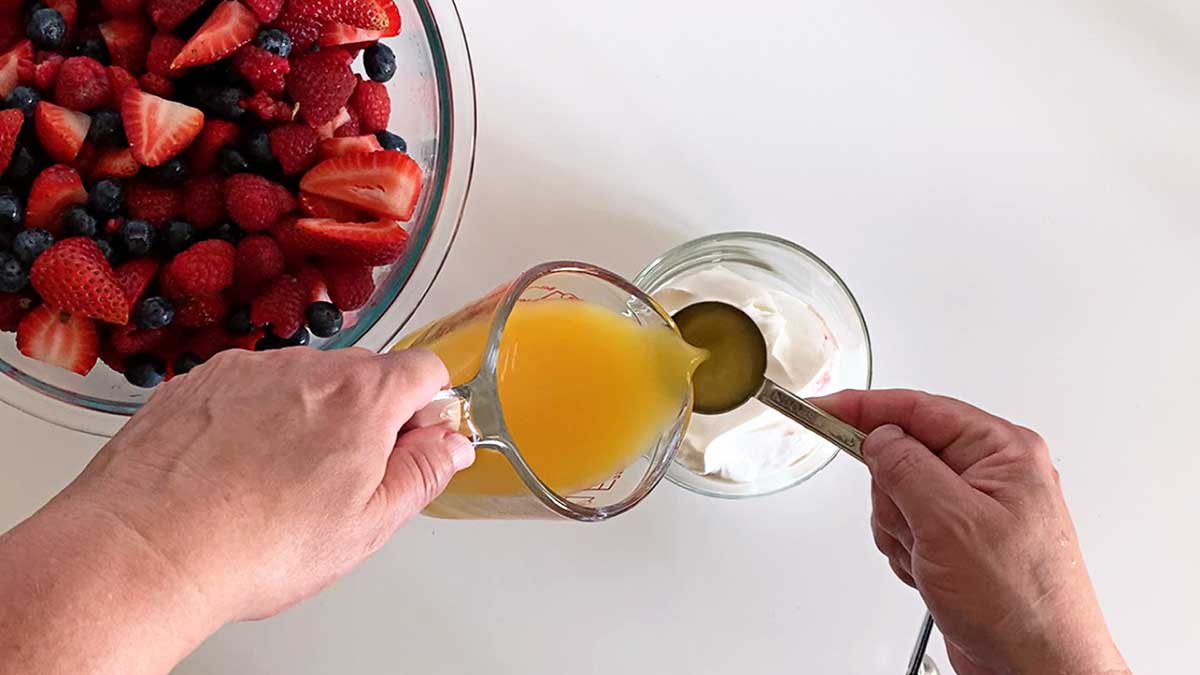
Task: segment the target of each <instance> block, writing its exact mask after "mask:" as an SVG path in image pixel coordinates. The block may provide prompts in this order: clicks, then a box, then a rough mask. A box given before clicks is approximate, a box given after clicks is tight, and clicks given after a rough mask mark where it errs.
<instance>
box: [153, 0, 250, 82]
mask: <svg viewBox="0 0 1200 675" xmlns="http://www.w3.org/2000/svg"><path fill="white" fill-rule="evenodd" d="M257 32H258V19H256V18H255V17H254V13H253V12H251V11H250V10H248V9H246V6H245V5H243V4H242V3H240V2H238V1H237V0H226V2H222V3H221V4H219V5H217V8H216V9H215V10H213V13H212V14H211V15H209V17H208V20H206V21H205V22H204V23H203V24H202V25H201V26H200V29H199V30H197V31H196V34H195V35H193V36H192V39H190V40H188V41H187V44H185V45H184V46H183V49H182V50H181V51H180V52H179V55H178V56H176V57H175V60H174V61H172V62H171V68H172V69H173V70H179V69H181V68H189V67H191V66H202V65H204V64H206V63H213V62H215V61H220V60H221V59H223V58H225V57H226V56H228V55H230V54H232V53H233V52H235V51H236V50H237V48H238V47H241V46H242V45H244V44H246V43H247V42H249V41H251V40H253V39H254V35H255V34H256V33H257Z"/></svg>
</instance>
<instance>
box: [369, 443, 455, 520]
mask: <svg viewBox="0 0 1200 675" xmlns="http://www.w3.org/2000/svg"><path fill="white" fill-rule="evenodd" d="M474 461H475V448H474V447H472V445H471V442H470V441H468V440H467V438H466V437H465V436H463V435H462V434H459V433H456V432H453V431H448V430H447V429H446V428H445V427H441V426H438V427H425V428H422V429H414V430H412V431H408V432H405V433H403V434H401V435H400V438H399V439H398V440H397V441H396V446H395V448H394V449H393V450H392V455H391V457H389V458H388V463H387V469H386V470H385V471H384V475H383V481H382V482H381V484H380V486H379V489H380V491H381V492H382V493H383V494H382V496H383V497H384V503H385V504H387V508H388V510H389V511H390V513H391V515H392V516H393V517H394V518H395V519H396V521H395V524H396V526H399V525H400V523H402V522H404V521H405V520H407V519H408V518H410V517H411V516H413V515H414V514H416V513H417V512H418V511H420V510H421V509H423V508H425V507H426V506H428V505H429V502H431V501H433V500H434V499H436V498H437V496H438V495H440V494H442V490H445V489H446V486H447V485H448V484H449V483H450V479H451V478H453V477H454V474H455V473H458V472H459V471H462V470H463V469H465V468H467V467H468V466H471V464H472V463H474Z"/></svg>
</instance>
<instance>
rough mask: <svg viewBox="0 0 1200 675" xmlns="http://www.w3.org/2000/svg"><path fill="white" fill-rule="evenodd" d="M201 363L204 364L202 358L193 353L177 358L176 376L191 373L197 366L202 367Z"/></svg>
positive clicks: (185, 353) (183, 354) (186, 353)
mask: <svg viewBox="0 0 1200 675" xmlns="http://www.w3.org/2000/svg"><path fill="white" fill-rule="evenodd" d="M201 363H204V359H202V358H200V357H199V356H196V355H195V354H193V353H191V352H184V353H182V354H180V355H179V356H176V357H175V368H174V370H175V374H176V375H183V374H184V373H187V372H189V371H191V369H192V368H195V367H196V366H198V365H200V364H201Z"/></svg>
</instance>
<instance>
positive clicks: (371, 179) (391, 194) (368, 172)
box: [300, 150, 421, 220]
mask: <svg viewBox="0 0 1200 675" xmlns="http://www.w3.org/2000/svg"><path fill="white" fill-rule="evenodd" d="M300 189H301V190H303V191H305V192H312V193H314V194H317V195H320V196H322V197H330V198H332V199H337V200H340V201H343V202H346V203H348V204H353V205H354V206H357V207H358V208H360V209H363V210H364V211H367V212H369V213H373V214H376V215H377V216H380V217H385V218H397V219H399V220H409V219H410V218H412V214H413V211H414V210H415V209H416V206H417V199H418V198H419V197H420V196H421V167H420V166H418V165H417V163H416V162H415V161H413V159H412V158H411V157H409V156H408V155H406V154H404V153H403V152H398V151H396V150H383V151H381V152H370V153H357V154H353V155H343V156H341V157H334V158H332V159H327V160H324V161H322V162H321V163H319V164H317V165H316V166H314V167H313V168H312V169H310V170H309V171H308V173H306V174H305V175H304V178H303V179H301V181H300Z"/></svg>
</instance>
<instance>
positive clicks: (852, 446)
mask: <svg viewBox="0 0 1200 675" xmlns="http://www.w3.org/2000/svg"><path fill="white" fill-rule="evenodd" d="M756 398H758V400H760V401H762V402H763V403H765V404H767V405H768V406H770V407H771V408H774V409H775V410H778V411H779V412H781V413H783V415H784V416H785V417H787V418H789V419H791V420H793V421H795V422H798V423H800V424H801V425H803V426H804V427H805V428H807V429H808V430H809V431H812V432H813V433H815V434H816V435H818V436H820V437H821V438H824V439H825V440H827V441H829V442H830V443H833V444H834V445H836V446H838V447H839V448H841V449H842V450H845V451H846V453H847V454H849V455H850V456H851V457H853V458H854V459H857V460H858V461H860V462H863V463H864V464H866V461H865V460H863V454H862V442H863V439H865V438H866V437H867V435H866V434H864V433H863V432H861V431H859V430H858V429H855V428H854V427H852V426H850V425H849V424H846V423H845V422H843V421H841V420H839V419H838V418H836V417H834V416H833V415H830V414H829V413H827V412H825V411H824V410H821V409H820V408H818V407H817V406H815V405H813V404H811V403H809V402H808V401H806V400H804V399H802V398H800V397H799V396H797V395H795V394H793V393H792V392H790V391H788V390H787V389H784V388H783V387H781V386H779V385H777V384H775V383H774V382H772V381H771V379H770V378H765V379H763V385H762V389H759V390H758V394H757V395H756Z"/></svg>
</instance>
